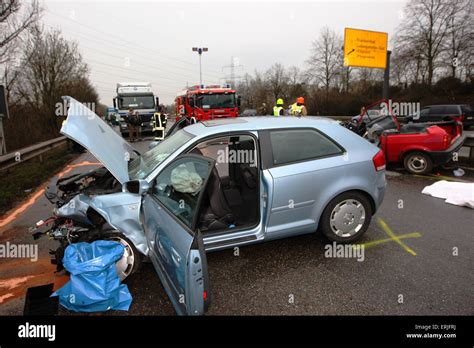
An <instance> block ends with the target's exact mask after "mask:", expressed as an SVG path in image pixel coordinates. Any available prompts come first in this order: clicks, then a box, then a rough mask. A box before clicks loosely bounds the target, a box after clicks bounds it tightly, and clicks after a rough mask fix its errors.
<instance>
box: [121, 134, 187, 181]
mask: <svg viewBox="0 0 474 348" xmlns="http://www.w3.org/2000/svg"><path fill="white" fill-rule="evenodd" d="M193 137H194V136H193V135H192V134H190V133H188V132H186V131H184V130H179V131H178V132H176V133H175V134H173V135H171V136H170V137H168V138H166V139H165V140H163V141H162V142H161V143H159V144H158V145H157V146H155V147H154V148H152V149H151V150H149V151H147V152H145V153H144V154H143V155H141V156H140V157H138V158H136V159H134V160H133V161H131V162H130V163H129V165H128V175H129V177H130V180H139V179H144V178H146V177H147V176H148V175H150V174H151V172H152V171H153V170H155V168H156V167H157V166H158V165H159V164H160V163H161V162H163V161H164V160H165V159H167V158H168V156H169V155H171V154H172V153H173V152H175V151H176V150H177V149H179V148H180V147H181V146H183V145H184V144H186V143H187V142H188V141H189V140H190V139H192V138H193Z"/></svg>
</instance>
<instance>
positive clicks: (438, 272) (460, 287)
mask: <svg viewBox="0 0 474 348" xmlns="http://www.w3.org/2000/svg"><path fill="white" fill-rule="evenodd" d="M148 143H149V142H148V141H142V142H137V143H134V144H133V145H134V146H135V147H136V148H137V149H138V150H139V151H144V150H146V149H147V148H148ZM84 160H92V161H93V160H94V159H93V158H92V156H91V155H90V154H83V155H81V157H80V158H79V159H77V160H76V163H80V162H81V161H84ZM86 169H90V167H84V168H77V170H78V171H84V170H86ZM447 173H448V174H449V172H447ZM387 179H388V187H387V192H386V197H385V200H384V202H383V204H382V206H381V208H380V209H379V211H378V212H377V214H376V215H375V216H374V217H373V220H372V222H371V225H370V227H369V229H368V231H367V232H366V233H365V235H364V236H363V237H362V239H361V240H359V243H370V242H374V241H380V240H382V241H384V240H385V241H384V242H382V243H379V244H376V245H373V243H372V244H371V245H367V248H366V249H365V252H364V260H363V261H361V262H359V261H357V259H356V258H329V257H325V245H327V244H328V243H329V242H328V241H327V240H326V239H325V238H324V237H323V236H322V235H320V234H311V235H305V236H300V237H293V238H288V239H283V240H278V241H273V242H267V243H262V244H258V245H252V246H246V247H241V248H240V249H239V250H238V255H236V254H237V253H236V252H235V250H225V251H219V252H213V253H208V254H207V259H208V266H209V276H210V286H211V296H212V297H211V301H212V302H211V306H210V310H209V312H208V314H209V315H267V314H268V315H378V314H380V315H407V314H413V315H430V314H433V315H436V314H440V315H472V314H474V293H473V291H472V288H473V284H474V274H473V272H472V269H473V268H474V253H473V250H474V238H473V231H474V228H473V226H474V214H473V211H472V209H469V208H465V207H458V206H454V205H450V204H446V203H444V200H442V199H437V198H433V197H429V196H426V195H423V194H421V190H422V189H423V187H425V186H427V185H430V184H432V183H434V182H435V181H436V180H437V179H438V178H435V177H415V176H411V175H407V174H405V173H403V172H401V174H400V173H394V172H389V174H388V176H387ZM464 180H467V181H473V180H472V178H471V179H470V178H469V177H467V178H465V179H464ZM51 209H52V206H51V204H50V203H49V202H48V201H47V200H46V199H45V198H44V197H40V198H39V199H38V200H37V201H36V202H35V203H34V204H33V205H32V206H31V207H29V208H28V209H27V210H26V211H25V212H23V213H22V214H19V215H18V217H17V218H16V219H15V221H14V222H12V223H11V224H9V225H7V226H5V227H3V228H0V242H2V243H4V242H5V241H7V240H8V241H16V242H18V243H20V242H23V243H26V242H28V243H30V242H31V237H30V235H29V233H28V231H27V228H28V226H31V225H32V224H34V222H36V221H37V220H39V219H40V218H44V217H47V216H49V215H50V212H51ZM379 219H382V220H383V221H384V222H385V223H386V225H387V226H388V227H389V228H390V230H391V231H392V232H393V234H394V235H395V236H399V235H405V234H409V236H408V238H403V239H400V240H399V242H400V243H398V242H397V241H396V240H395V239H396V238H393V237H392V238H391V237H390V236H389V234H388V233H387V231H386V229H384V228H383V227H382V225H381V223H380V221H379ZM415 233H416V234H415ZM387 239H388V240H387ZM38 245H39V251H40V261H41V262H40V263H31V262H24V263H23V264H22V265H20V266H18V265H17V266H12V265H11V263H10V261H8V260H0V314H7V315H8V314H21V313H22V309H23V301H24V292H25V291H26V288H27V287H28V286H34V285H39V284H41V283H47V282H50V281H51V279H53V278H54V277H55V275H54V268H53V267H52V266H47V260H48V259H49V255H48V254H47V251H48V248H50V247H54V246H55V242H53V241H49V240H47V239H45V240H39V242H38ZM407 249H408V250H411V252H409V251H407ZM455 251H457V253H456V252H455ZM413 254H416V256H415V255H413ZM40 264H41V265H44V266H40ZM38 274H40V275H38ZM28 276H33V277H31V279H28V280H26V281H24V282H23V283H22V282H20V283H19V285H18V287H19V288H17V289H16V294H14V295H15V296H12V297H10V298H6V299H2V296H5V295H7V296H8V294H9V293H11V292H14V290H15V289H13V290H12V289H11V288H10V289H8V288H1V282H2V281H6V280H7V281H8V280H9V279H10V280H11V279H16V280H18V279H19V278H22V277H28ZM20 280H22V279H20ZM53 280H54V279H53ZM126 283H127V285H128V287H129V289H130V292H131V293H132V296H133V303H132V306H131V308H130V310H129V311H128V312H110V314H123V315H174V314H175V312H174V309H173V307H172V305H171V302H170V301H169V299H168V298H167V296H166V294H165V292H164V289H163V287H162V285H161V283H160V281H159V279H158V277H157V276H156V274H155V271H154V269H153V266H152V265H151V264H150V263H144V264H142V267H141V269H140V271H139V272H138V273H136V274H134V275H132V276H131V277H130V278H129V279H128V280H127V281H126ZM60 314H63V315H67V314H70V313H68V312H67V311H65V310H63V309H62V310H60Z"/></svg>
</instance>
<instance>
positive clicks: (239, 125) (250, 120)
mask: <svg viewBox="0 0 474 348" xmlns="http://www.w3.org/2000/svg"><path fill="white" fill-rule="evenodd" d="M331 124H334V125H339V123H338V122H337V121H335V120H331V119H329V118H326V117H320V116H303V117H295V116H289V117H285V116H278V117H275V116H257V117H237V118H225V119H214V120H209V121H202V122H198V123H196V124H193V125H190V126H187V127H186V131H187V132H189V133H191V134H194V135H205V134H213V133H216V132H218V133H220V132H226V131H252V130H254V131H255V130H264V129H275V128H277V129H281V128H299V127H312V128H319V127H318V126H322V125H331Z"/></svg>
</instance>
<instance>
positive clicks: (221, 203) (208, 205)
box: [190, 148, 235, 232]
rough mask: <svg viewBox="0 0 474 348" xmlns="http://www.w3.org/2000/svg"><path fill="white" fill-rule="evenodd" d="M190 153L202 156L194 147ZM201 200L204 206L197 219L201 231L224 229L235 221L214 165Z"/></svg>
mask: <svg viewBox="0 0 474 348" xmlns="http://www.w3.org/2000/svg"><path fill="white" fill-rule="evenodd" d="M190 153H193V154H197V155H201V156H202V152H201V151H200V150H199V149H198V148H194V149H193V150H191V151H190ZM203 202H204V204H203V207H205V208H204V209H203V211H202V213H201V216H200V219H199V228H200V230H201V231H203V232H204V231H210V230H219V229H225V228H228V227H229V226H230V225H233V224H234V223H235V218H234V214H232V210H231V209H230V207H229V204H228V203H227V200H226V198H225V196H224V191H223V187H222V182H221V179H220V177H219V173H218V171H217V169H216V167H215V166H214V167H213V168H212V171H211V175H210V176H209V181H208V183H207V188H206V192H205V193H204V197H203Z"/></svg>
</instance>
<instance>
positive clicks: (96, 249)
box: [51, 240, 132, 312]
mask: <svg viewBox="0 0 474 348" xmlns="http://www.w3.org/2000/svg"><path fill="white" fill-rule="evenodd" d="M123 252H124V247H123V245H122V244H120V243H118V242H113V241H106V240H98V241H95V242H92V243H75V244H71V245H69V246H68V247H67V248H66V251H65V252H64V259H63V264H64V268H66V269H67V270H68V271H69V273H70V274H71V278H70V280H69V282H67V283H66V284H65V285H64V286H63V287H62V288H61V289H59V290H58V291H56V292H55V293H53V294H52V295H51V296H59V303H60V304H61V305H62V306H64V307H66V308H67V309H69V310H71V311H75V312H103V311H107V310H109V309H114V310H125V311H126V310H128V308H129V307H130V304H131V303H132V295H131V294H130V291H129V290H128V287H127V285H125V284H120V278H119V277H118V275H117V271H116V270H115V263H116V262H117V261H118V260H119V259H120V258H121V257H122V255H123Z"/></svg>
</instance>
